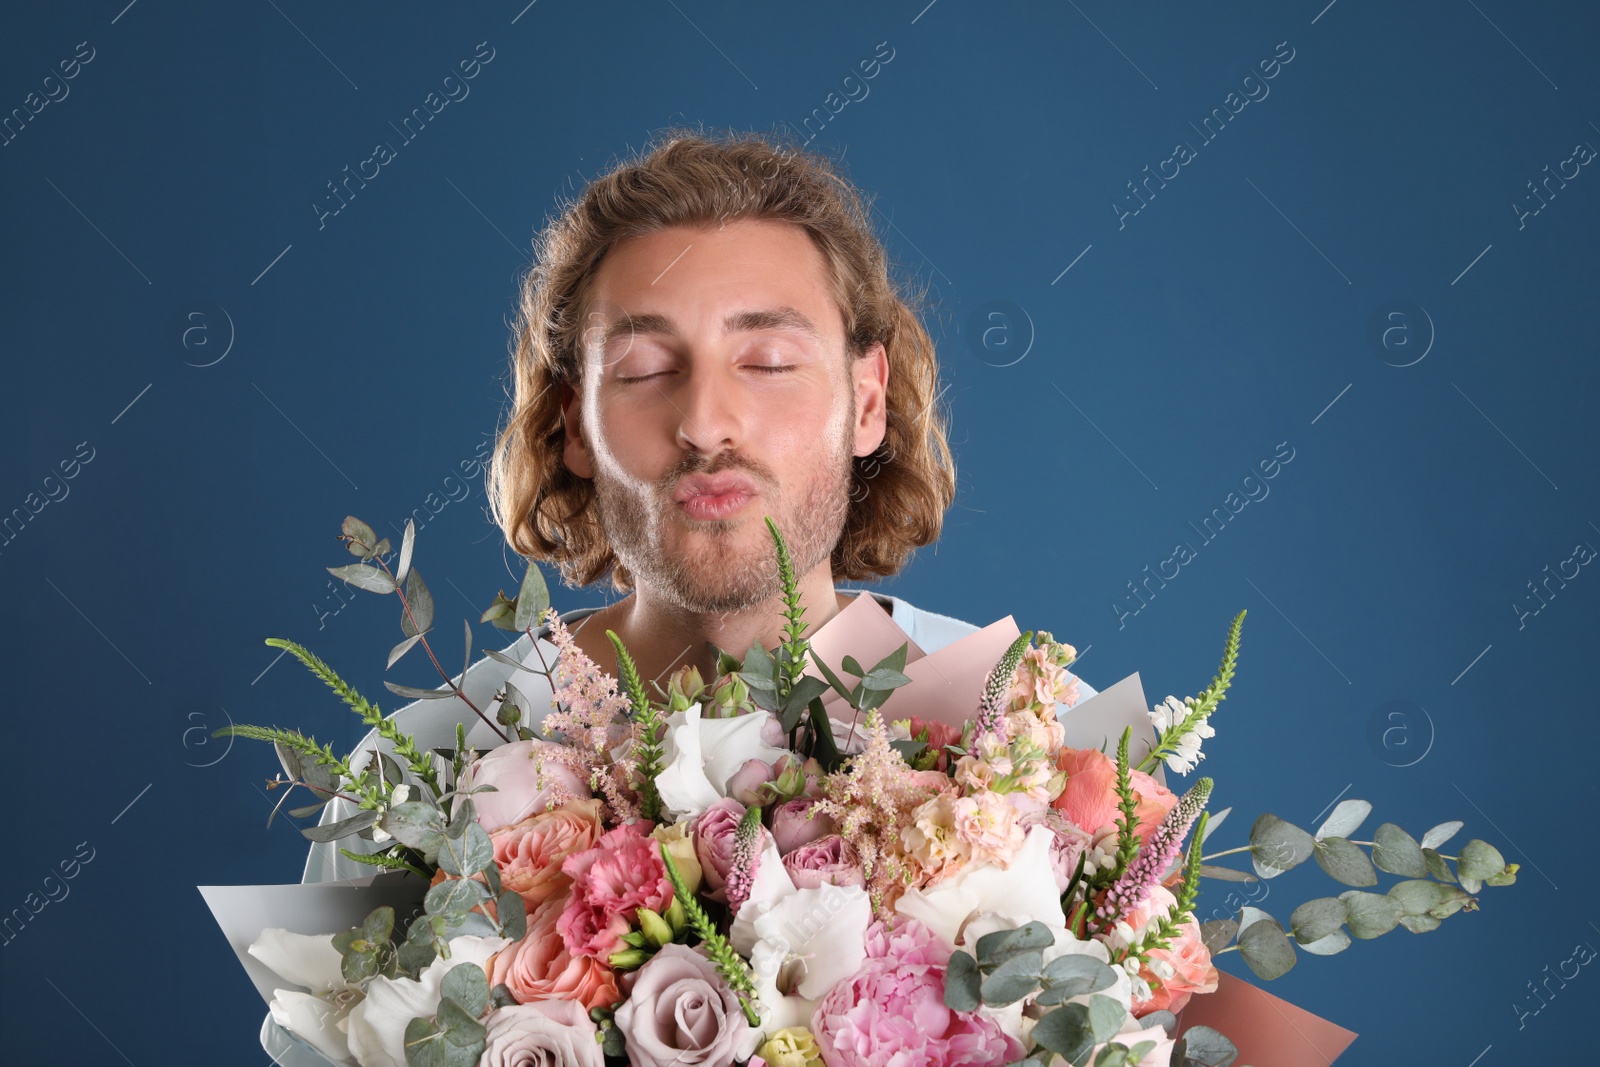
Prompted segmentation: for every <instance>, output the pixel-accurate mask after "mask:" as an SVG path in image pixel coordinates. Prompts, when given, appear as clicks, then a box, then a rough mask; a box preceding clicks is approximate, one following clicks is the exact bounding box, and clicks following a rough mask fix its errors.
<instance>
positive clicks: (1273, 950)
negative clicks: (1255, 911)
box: [1239, 915, 1296, 982]
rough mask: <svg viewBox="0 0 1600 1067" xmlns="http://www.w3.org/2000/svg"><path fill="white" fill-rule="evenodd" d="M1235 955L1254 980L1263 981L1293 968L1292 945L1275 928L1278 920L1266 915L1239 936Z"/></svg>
mask: <svg viewBox="0 0 1600 1067" xmlns="http://www.w3.org/2000/svg"><path fill="white" fill-rule="evenodd" d="M1239 955H1241V956H1243V957H1244V961H1245V963H1246V964H1248V965H1249V967H1250V969H1251V970H1252V971H1254V972H1255V974H1256V977H1257V978H1260V979H1263V980H1265V981H1269V982H1270V981H1271V980H1272V979H1274V978H1280V977H1282V976H1283V975H1285V974H1287V973H1288V972H1289V970H1290V969H1291V968H1292V967H1294V965H1295V960H1296V957H1295V953H1294V946H1293V945H1291V944H1290V943H1289V938H1288V936H1287V935H1286V934H1284V932H1283V927H1281V926H1279V925H1278V920H1276V919H1274V918H1273V917H1272V916H1270V915H1268V916H1266V917H1265V918H1262V919H1260V920H1258V921H1256V922H1253V923H1251V924H1250V925H1249V926H1248V927H1246V928H1245V929H1244V930H1242V931H1241V932H1240V934H1239Z"/></svg>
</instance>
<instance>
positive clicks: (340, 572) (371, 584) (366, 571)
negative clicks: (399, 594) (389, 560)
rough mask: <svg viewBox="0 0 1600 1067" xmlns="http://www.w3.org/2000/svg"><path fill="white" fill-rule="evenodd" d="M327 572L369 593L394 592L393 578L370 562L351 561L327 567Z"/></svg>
mask: <svg viewBox="0 0 1600 1067" xmlns="http://www.w3.org/2000/svg"><path fill="white" fill-rule="evenodd" d="M327 570H328V573H329V574H331V575H333V576H334V577H335V578H338V579H340V580H341V581H344V582H347V583H349V584H350V585H353V586H355V587H356V588H357V589H365V590H366V591H367V592H369V593H392V592H394V579H393V578H391V577H389V576H388V575H387V574H385V573H383V572H382V571H380V570H379V569H378V568H376V567H374V566H372V565H371V564H370V563H351V564H348V565H346V566H343V567H329V568H327Z"/></svg>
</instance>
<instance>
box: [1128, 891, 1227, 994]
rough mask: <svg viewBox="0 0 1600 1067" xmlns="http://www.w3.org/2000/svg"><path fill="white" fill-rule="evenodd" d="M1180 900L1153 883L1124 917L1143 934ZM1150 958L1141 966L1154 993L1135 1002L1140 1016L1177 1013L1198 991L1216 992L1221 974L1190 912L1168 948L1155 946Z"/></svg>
mask: <svg viewBox="0 0 1600 1067" xmlns="http://www.w3.org/2000/svg"><path fill="white" fill-rule="evenodd" d="M1177 903H1178V900H1177V898H1176V897H1175V896H1173V895H1172V893H1171V892H1170V891H1168V890H1167V889H1166V888H1164V887H1162V886H1152V887H1151V889H1150V895H1149V896H1148V897H1146V898H1145V899H1144V900H1142V901H1140V902H1139V903H1138V904H1137V905H1136V906H1135V907H1134V908H1132V909H1131V910H1130V911H1129V912H1128V914H1127V915H1126V916H1124V919H1125V920H1126V921H1127V923H1128V925H1129V926H1130V927H1131V928H1132V929H1133V930H1134V932H1135V933H1136V934H1137V935H1138V936H1140V937H1142V936H1143V935H1144V934H1145V932H1146V931H1147V930H1148V929H1149V927H1150V924H1151V923H1153V922H1156V921H1159V920H1160V919H1162V918H1163V917H1165V916H1166V915H1167V914H1169V913H1170V912H1171V911H1172V908H1173V907H1174V906H1175V905H1176V904H1177ZM1149 959H1150V962H1149V963H1148V964H1146V965H1145V966H1144V967H1142V968H1140V970H1139V977H1140V978H1143V979H1144V980H1145V981H1146V982H1148V983H1149V985H1150V990H1151V993H1152V996H1151V997H1150V999H1149V1000H1142V1001H1139V1002H1138V1003H1136V1004H1134V1006H1133V1015H1134V1017H1135V1018H1139V1017H1142V1016H1145V1015H1148V1014H1150V1013H1151V1012H1153V1011H1162V1010H1165V1011H1170V1012H1173V1013H1174V1014H1176V1013H1177V1012H1180V1011H1182V1010H1183V1008H1184V1005H1186V1004H1188V1003H1189V998H1190V997H1191V996H1192V995H1193V994H1195V993H1214V992H1216V990H1217V983H1218V980H1219V977H1220V976H1219V975H1218V973H1217V968H1216V966H1215V965H1214V964H1213V963H1212V962H1211V953H1210V952H1209V951H1208V950H1207V949H1206V946H1205V942H1204V941H1202V940H1201V937H1200V921H1199V920H1198V919H1196V918H1195V917H1194V916H1193V915H1190V916H1189V918H1188V919H1187V920H1185V921H1184V923H1183V925H1182V926H1180V927H1178V933H1177V935H1176V936H1174V937H1173V938H1172V941H1171V944H1170V945H1169V946H1168V947H1167V948H1158V949H1152V950H1151V951H1150V954H1149Z"/></svg>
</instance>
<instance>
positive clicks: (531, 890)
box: [489, 799, 605, 912]
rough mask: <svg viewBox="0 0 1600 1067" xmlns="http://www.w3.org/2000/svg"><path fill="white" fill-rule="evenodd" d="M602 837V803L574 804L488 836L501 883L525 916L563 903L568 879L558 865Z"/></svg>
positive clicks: (589, 801)
mask: <svg viewBox="0 0 1600 1067" xmlns="http://www.w3.org/2000/svg"><path fill="white" fill-rule="evenodd" d="M604 832H605V826H604V825H603V824H602V823H601V822H600V801H598V800H593V799H590V800H573V801H568V802H567V803H566V804H563V805H562V806H561V807H559V808H552V809H551V810H549V811H546V812H543V813H542V814H539V815H535V816H533V817H532V818H528V819H524V820H523V821H522V822H519V823H516V824H514V825H512V826H507V827H505V828H504V829H502V830H496V831H495V832H494V833H492V834H490V835H489V840H490V842H491V843H492V844H493V845H494V862H495V866H497V867H498V868H500V882H501V885H503V886H504V887H505V888H506V889H509V890H511V891H512V892H514V893H516V894H518V895H519V896H521V897H522V901H523V904H524V905H525V906H526V908H527V910H528V911H530V912H531V911H533V910H534V909H535V908H537V907H538V906H539V905H540V904H543V903H544V902H545V901H547V900H554V899H557V898H560V897H564V896H566V894H567V889H568V888H569V887H570V886H571V885H572V879H571V878H568V877H567V876H566V875H565V874H563V873H562V871H561V864H562V862H563V861H564V860H565V859H566V858H567V857H568V856H571V855H574V854H576V853H579V852H583V851H585V850H587V849H589V848H590V847H592V846H593V845H594V843H595V842H596V841H597V840H599V838H600V835H601V834H602V833H604Z"/></svg>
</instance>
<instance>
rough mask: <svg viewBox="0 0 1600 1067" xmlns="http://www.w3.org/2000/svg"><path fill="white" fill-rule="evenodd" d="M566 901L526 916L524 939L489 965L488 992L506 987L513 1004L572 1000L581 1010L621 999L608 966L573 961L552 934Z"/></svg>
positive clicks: (551, 903)
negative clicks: (497, 986) (489, 989)
mask: <svg viewBox="0 0 1600 1067" xmlns="http://www.w3.org/2000/svg"><path fill="white" fill-rule="evenodd" d="M565 903H566V901H565V900H563V899H560V898H557V899H555V900H547V901H545V902H544V903H543V904H541V905H539V907H538V908H537V909H536V910H535V911H534V912H533V914H531V915H529V916H528V932H527V933H526V934H525V935H524V936H523V938H522V940H520V941H517V942H514V943H513V944H510V945H508V946H506V947H505V948H503V949H501V950H500V951H499V952H496V953H495V954H494V956H493V958H491V959H490V961H489V967H488V968H487V970H488V972H489V988H491V989H493V988H494V987H495V986H496V985H499V984H501V983H504V984H505V986H506V988H507V989H509V990H511V995H512V996H513V997H515V998H516V999H517V1003H519V1004H526V1003H528V1002H529V1001H534V1000H575V1001H577V1002H578V1003H580V1004H582V1005H583V1006H584V1008H585V1009H589V1008H609V1007H611V1006H612V1005H613V1004H615V1003H616V1002H617V1001H618V1000H620V999H622V994H621V993H620V992H619V991H618V989H617V980H616V975H615V973H614V972H613V971H612V970H611V968H610V966H608V965H607V964H606V963H604V962H603V961H601V960H599V959H595V958H593V957H589V956H582V957H577V958H574V957H573V956H572V955H570V954H569V953H568V952H567V948H566V944H565V943H564V942H563V941H562V940H561V934H560V932H559V931H558V930H557V929H556V920H557V919H559V918H560V917H561V909H562V906H563V905H564V904H565Z"/></svg>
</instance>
